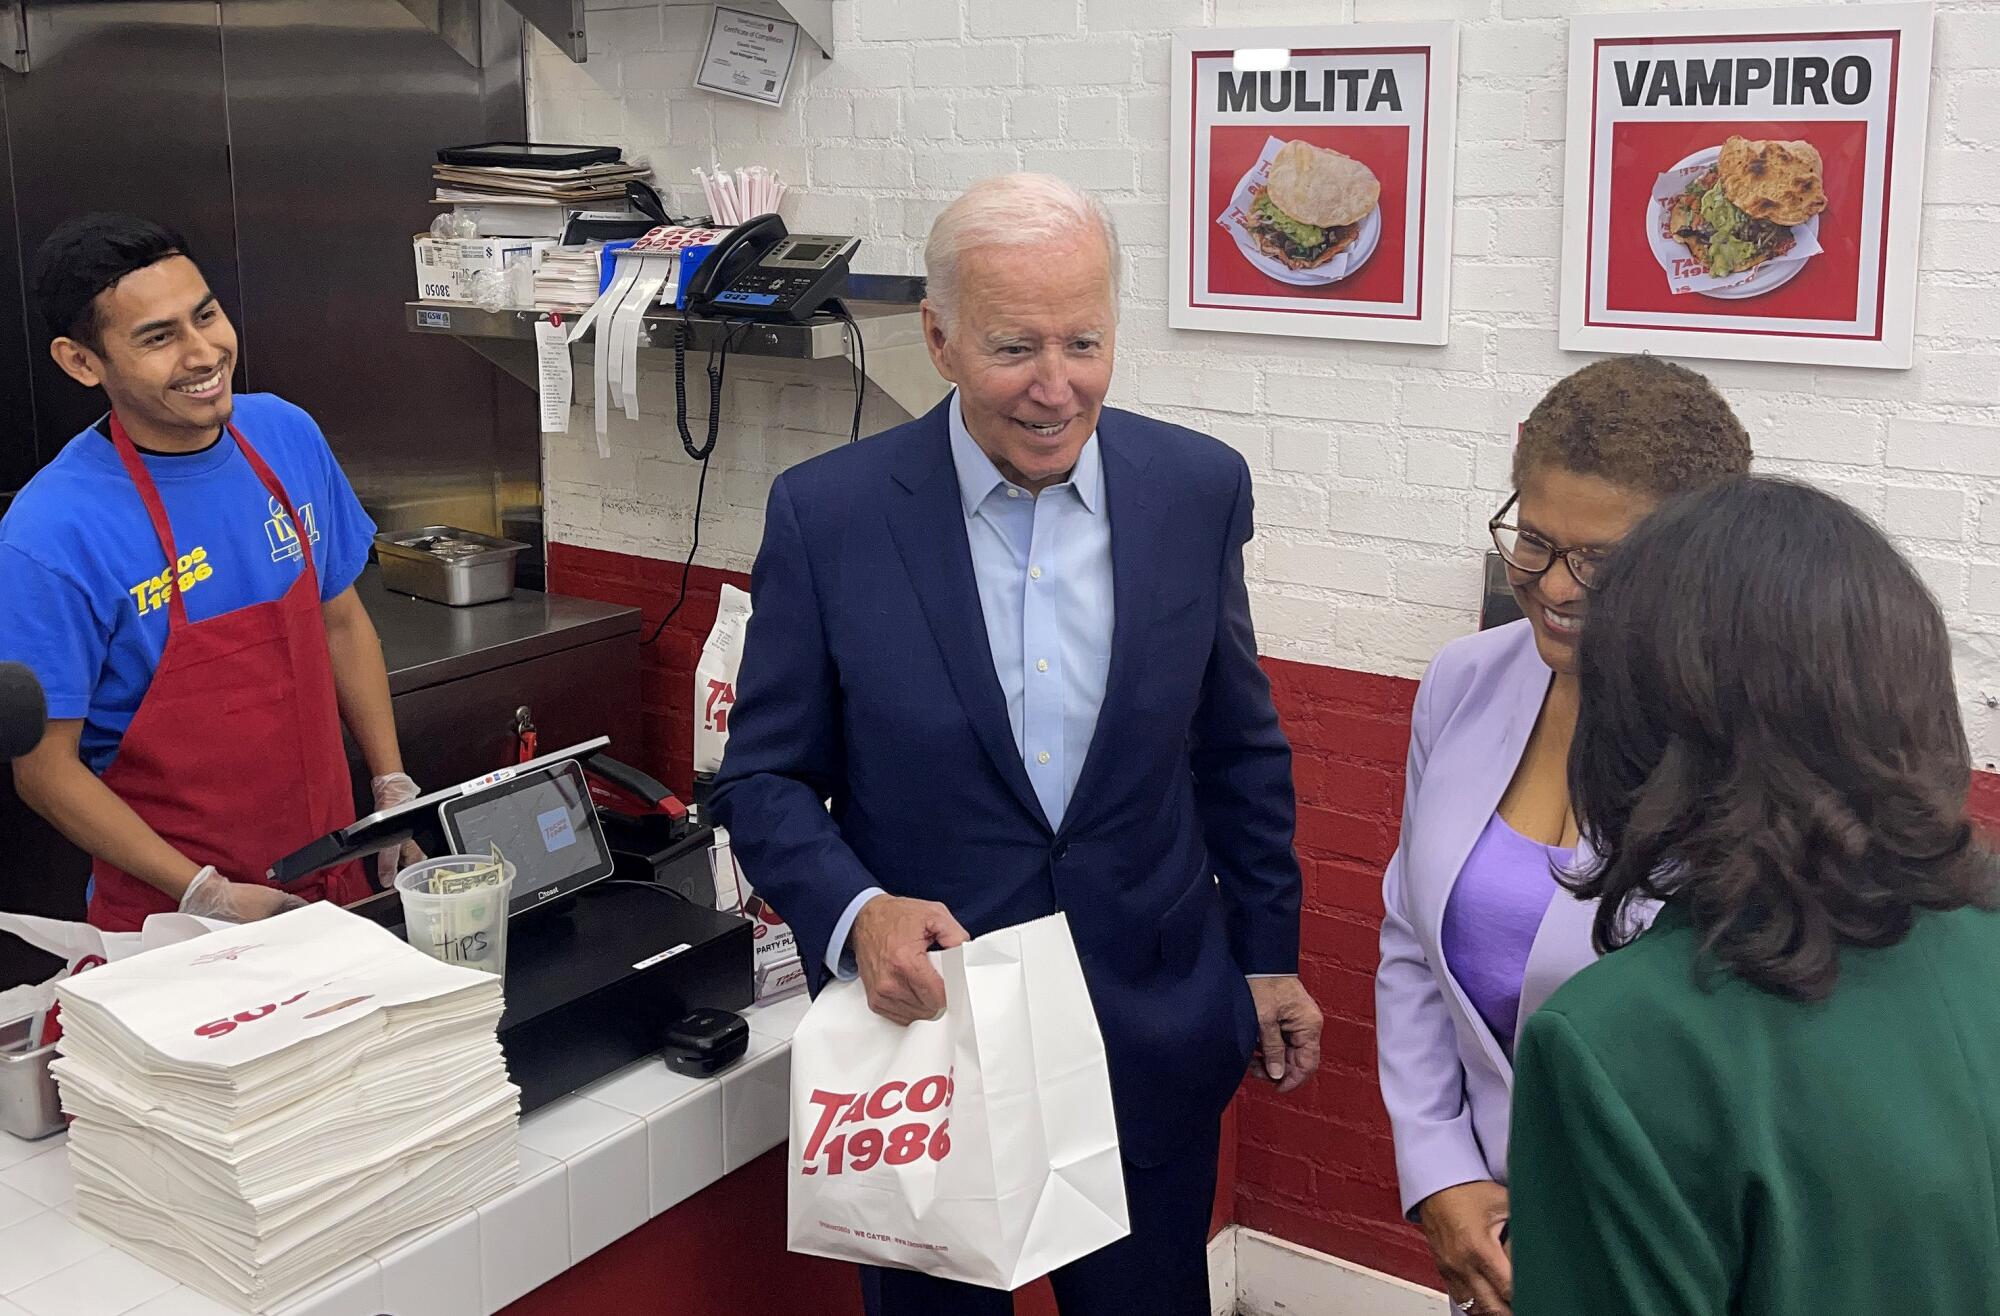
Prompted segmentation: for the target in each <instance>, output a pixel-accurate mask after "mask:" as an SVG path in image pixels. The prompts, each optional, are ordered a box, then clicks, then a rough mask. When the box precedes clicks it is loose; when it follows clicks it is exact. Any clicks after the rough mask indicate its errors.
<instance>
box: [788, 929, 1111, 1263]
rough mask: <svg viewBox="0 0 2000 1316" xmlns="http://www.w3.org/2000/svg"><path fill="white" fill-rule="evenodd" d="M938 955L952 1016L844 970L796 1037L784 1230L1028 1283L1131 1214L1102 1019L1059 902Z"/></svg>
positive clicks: (881, 1258) (858, 1250)
mask: <svg viewBox="0 0 2000 1316" xmlns="http://www.w3.org/2000/svg"><path fill="white" fill-rule="evenodd" d="M930 961H931V963H932V965H933V966H935V968H936V971H937V972H938V973H939V975H940V976H941V978H942V980H943V983H944V998H945V1009H944V1013H943V1014H942V1015H941V1016H940V1017H938V1018H936V1019H919V1020H917V1021H916V1022H914V1023H911V1024H909V1025H907V1026H904V1025H901V1024H898V1023H895V1022H892V1021H891V1020H890V1019H888V1018H884V1017H882V1016H881V1015H878V1014H877V1013H876V1012H875V1011H874V1010H873V1009H871V1008H870V1005H869V1001H868V994H867V990H866V988H864V987H863V985H862V983H861V982H859V981H846V982H834V983H830V984H828V985H827V987H826V989H825V990H824V991H822V992H821V993H820V995H819V998H818V999H817V1000H816V1001H814V1002H813V1005H812V1008H811V1009H810V1010H808V1011H807V1012H806V1017H805V1019H804V1020H803V1021H802V1022H801V1023H800V1025H799V1028H798V1032H797V1033H796V1034H795V1035H794V1037H793V1039H792V1136H791V1188H790V1194H789V1196H790V1204H789V1215H790V1246H791V1248H792V1250H793V1251H796V1252H808V1253H812V1254H815V1255H819V1256H827V1257H834V1258H838V1259H842V1260H848V1261H858V1262H863V1263H867V1264H872V1265H883V1266H898V1267H903V1268H906V1269H911V1270H920V1271H923V1272H925V1273H927V1274H932V1275H937V1276H940V1277H943V1278H948V1279H957V1280H963V1281H966V1282H968V1283H973V1284H981V1285H985V1286H987V1287H990V1288H1002V1289H1012V1288H1017V1287H1019V1286H1020V1285H1022V1284H1026V1283H1028V1282H1029V1281H1031V1280H1033V1279H1035V1278H1037V1277H1039V1276H1041V1275H1044V1274H1046V1273H1048V1272H1049V1271H1051V1270H1054V1269H1055V1268H1056V1267H1058V1266H1062V1265H1067V1264H1068V1263H1069V1262H1072V1261H1075V1260H1076V1259H1078V1258H1079V1257H1082V1256H1085V1255H1088V1254H1089V1253H1091V1252H1094V1251H1096V1250H1097V1249H1098V1248H1100V1247H1103V1246H1105V1245H1106V1244H1108V1243H1111V1242H1115V1241H1116V1240H1118V1239H1120V1238H1123V1237H1124V1236H1125V1235H1126V1234H1128V1233H1129V1232H1130V1227H1129V1223H1128V1218H1127V1214H1126V1208H1125V1182H1124V1168H1123V1163H1122V1161H1121V1160H1120V1157H1119V1153H1118V1131H1117V1124H1116V1121H1115V1119H1114V1117H1113V1114H1112V1108H1111V1080H1110V1073H1109V1070H1108V1069H1107V1067H1106V1064H1105V1058H1104V1041H1103V1037H1102V1035H1101V1034H1100V1033H1099V1031H1098V1027H1097V1016H1096V1014H1095V1013H1094V1011H1093V1010H1092V1008H1091V1004H1090V995H1089V992H1088V990H1087V989H1086V987H1085V985H1084V980H1083V969H1082V966H1081V964H1080V963H1079V962H1078V960H1077V955H1076V947H1075V944H1074V942H1072V941H1071V939H1070V933H1069V923H1068V920H1067V919H1066V918H1065V917H1064V916H1063V915H1061V914H1056V915H1053V916H1051V917H1049V918H1044V919H1037V920H1035V921H1034V922H1032V923H1024V924H1021V925H1019V926H1017V927H1012V928H1003V929H1001V930H999V931H997V932H992V933H989V934H987V935H986V936H983V937H979V938H976V939H974V940H971V941H967V942H964V943H963V944H961V945H956V946H953V947H951V948H950V949H947V950H941V951H933V952H931V953H930Z"/></svg>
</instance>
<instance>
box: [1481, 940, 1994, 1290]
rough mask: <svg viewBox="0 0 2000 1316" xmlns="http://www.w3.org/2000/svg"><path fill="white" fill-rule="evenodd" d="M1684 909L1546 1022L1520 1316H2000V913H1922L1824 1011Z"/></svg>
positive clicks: (1849, 977)
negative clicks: (1718, 939) (1728, 966)
mask: <svg viewBox="0 0 2000 1316" xmlns="http://www.w3.org/2000/svg"><path fill="white" fill-rule="evenodd" d="M1696 946H1697V937H1696V934H1695V931H1694V929H1693V927H1692V925H1691V923H1690V922H1689V920H1688V918H1687V915H1686V913H1685V911H1684V910H1682V909H1680V908H1677V907H1676V906H1675V905H1674V904H1672V903H1671V902H1670V903H1669V904H1668V905H1667V906H1666V907H1665V908H1663V909H1662V911H1661V913H1660V917H1659V921H1658V922H1657V923H1655V924H1654V926H1653V929H1652V931H1650V932H1648V933H1646V934H1645V935H1643V936H1642V937H1640V938H1639V940H1638V941H1636V942H1634V943H1633V944H1632V945H1630V946H1628V947H1626V948H1624V949H1622V950H1619V951H1617V952H1615V953H1614V954H1611V955H1607V956H1605V957H1604V958H1603V959H1602V960H1600V961H1598V962H1597V963H1595V964H1593V965H1591V966H1590V967H1588V968H1586V969H1584V970H1583V971H1582V972H1580V973H1578V974H1577V975H1576V976H1575V977H1574V978H1572V979H1571V980H1570V981H1569V982H1567V983H1565V984H1564V985H1563V987H1562V988H1561V990H1559V991H1557V992H1556V993H1555V995H1554V996H1552V997H1551V998H1550V999H1549V1002H1548V1004H1547V1005H1545V1006H1544V1007H1543V1008H1542V1009H1541V1010H1539V1011H1537V1012H1536V1013H1535V1014H1534V1015H1533V1016H1531V1017H1530V1018H1529V1020H1528V1022H1527V1025H1526V1026H1525V1027H1524V1028H1523V1029H1522V1031H1521V1041H1520V1046H1519V1050H1518V1054H1517V1057H1516V1066H1515V1085H1514V1107H1513V1125H1512V1139H1511V1142H1512V1147H1511V1151H1510V1153H1509V1157H1508V1160H1509V1172H1510V1180H1511V1183H1510V1191H1511V1194H1512V1206H1513V1213H1514V1214H1513V1224H1512V1226H1511V1237H1512V1243H1513V1249H1514V1313H1515V1316H1568V1314H1569V1313H1575V1314H1576V1316H1737V1314H1738V1313H1740V1314H1741V1316H1929V1314H1930V1313H1938V1314H1939V1316H1944V1314H1946V1313H1949V1314H1950V1316H1969V1314H1970V1313H1974V1312H1978V1313H2000V1214H1996V1205H1995V1202H1996V1192H2000V914H1995V913H1990V912H1985V911H1978V910H1957V911H1954V912H1951V913H1945V914H1934V913H1926V914H1919V915H1918V917H1917V921H1916V925H1915V927H1914V928H1913V929H1912V930H1911V932H1910V935H1909V936H1908V937H1907V938H1906V939H1905V940H1904V941H1903V942H1902V943H1901V944H1900V945H1896V946H1891V947H1888V948H1886V949H1881V950H1866V949H1855V948H1849V949H1847V950H1845V951H1844V952H1843V953H1842V957H1841V972H1840V983H1839V985H1838V986H1837V987H1836V988H1835V989H1834V992H1833V995H1832V996H1831V997H1830V998H1828V999H1827V1000H1826V1001H1823V1002H1820V1003H1818V1004H1812V1005H1806V1004H1800V1003H1797V1002H1794V1001H1789V1000H1786V999H1784V998H1781V997H1779V996H1775V995H1772V994H1770V993H1768V992H1764V991H1761V990H1759V989H1757V988H1755V987H1752V986H1751V985H1749V984H1748V983H1746V982H1744V981H1742V980H1741V979H1739V978H1736V977H1734V976H1733V975H1728V974H1726V973H1724V972H1722V971H1721V970H1719V969H1713V968H1711V969H1710V970H1709V971H1708V973H1707V974H1706V979H1707V982H1706V986H1702V985H1698V984H1697V982H1696V980H1695V970H1696V964H1695V960H1696V956H1695V951H1696Z"/></svg>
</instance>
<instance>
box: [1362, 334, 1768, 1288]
mask: <svg viewBox="0 0 2000 1316" xmlns="http://www.w3.org/2000/svg"><path fill="white" fill-rule="evenodd" d="M1749 465H1750V440H1749V436H1748V435H1747V434H1746V433H1745V432H1744V429H1743V426H1742V425H1741V424H1740V423H1738V421H1737V419H1736V417H1735V416H1734V414H1732V413H1731V411H1730V409H1729V405H1728V403H1726V402H1724V401H1723V399H1722V397H1721V395H1720V394H1718V393H1717V392H1716V391H1715V389H1714V388H1713V387H1712V386H1711V385H1710V384H1709V382H1708V381H1707V380H1706V379H1704V378H1703V377H1702V376H1700V375H1698V374H1696V373H1694V372H1693V371H1691V370H1687V369H1685V368H1683V367H1680V366H1677V365H1673V364H1670V363H1668V362H1665V361H1661V360H1659V359H1658V358H1655V357H1650V356H1641V357H1614V358H1611V359H1608V360H1604V361H1599V362H1597V363H1595V364H1594V365H1590V366H1586V367H1585V368H1583V369H1582V370H1579V371H1577V372H1576V373H1575V374H1573V375H1571V376H1570V377H1569V378H1567V379H1565V380H1563V381H1562V382H1560V383H1558V384H1557V385H1556V386H1555V387H1554V388H1553V389H1551V390H1550V391H1549V393H1548V395H1547V396H1546V397H1544V398H1543V399H1542V400H1541V402H1540V403H1538V404H1537V405H1536V407H1535V409H1534V411H1533V413H1532V414H1531V415H1530V416H1529V417H1528V419H1527V421H1526V422H1525V423H1524V424H1523V425H1522V426H1521V429H1520V435H1519V438H1518V440H1517V442H1516V445H1515V449H1514V487H1515V490H1516V492H1515V494H1514V496H1513V497H1512V498H1509V499H1508V500H1507V502H1506V504H1505V505H1504V506H1502V507H1501V508H1500V510H1499V512H1498V513H1497V514H1496V515H1495V516H1494V518H1493V521H1492V531H1493V539H1494V543H1495V545H1496V546H1497V547H1498V548H1499V550H1500V554H1501V556H1502V557H1503V558H1504V559H1505V560H1506V562H1507V567H1508V572H1507V574H1508V581H1509V584H1511V585H1512V586H1513V590H1514V597H1515V598H1516V599H1517V600H1518V601H1519V603H1520V605H1521V611H1522V612H1523V613H1524V614H1526V615H1525V618H1524V619H1523V620H1521V621H1517V622H1514V623H1512V624H1511V625H1507V626H1502V627H1498V628H1496V629H1494V630H1490V631H1485V632H1482V633H1480V634H1478V635H1471V636H1467V637H1466V638H1464V639H1462V640H1456V641H1454V642H1453V643H1451V644H1449V645H1447V646H1445V648H1444V651H1443V652H1441V653H1440V654H1439V655H1438V656H1437V659H1436V660H1435V661H1434V662H1433V663H1432V664H1431V668H1430V671H1429V672H1428V673H1427V674H1426V675H1425V676H1424V680H1423V684H1422V685H1421V686H1420V687H1419V688H1418V690H1417V702H1416V711H1415V715H1414V717H1413V719H1412V723H1411V729H1410V757H1409V779H1408V785H1407V789H1406V791H1405V794H1404V797H1403V825H1402V835H1401V839H1400V842H1399V844H1398V845H1397V848H1396V853H1395V856H1394V857H1393V858H1392V859H1390V861H1389V868H1388V871H1387V873H1386V874H1385V875H1384V877H1383V883H1382V897H1383V904H1384V906H1385V908H1386V913H1385V917H1384V918H1383V922H1382V964H1381V967H1380V969H1379V970H1378V971H1377V973H1376V978H1375V1003H1376V1046H1377V1060H1378V1067H1379V1070H1380V1073H1381V1080H1382V1097H1383V1101H1384V1104H1386V1105H1387V1107H1388V1110H1389V1121H1390V1125H1391V1127H1392V1129H1393V1131H1394V1134H1395V1141H1396V1169H1397V1174H1398V1177H1399V1178H1400V1180H1401V1187H1402V1202H1403V1209H1404V1210H1405V1211H1406V1212H1408V1213H1409V1215H1410V1217H1411V1218H1412V1219H1414V1220H1416V1221H1417V1222H1418V1223H1420V1224H1421V1225H1422V1226H1423V1228H1424V1235H1425V1238H1426V1239H1427V1240H1428V1242H1429V1243H1430V1247H1431V1252H1432V1255H1433V1256H1434V1257H1435V1258H1436V1260H1437V1264H1438V1269H1439V1271H1440V1272H1441V1273H1442V1274H1443V1276H1444V1280H1445V1287H1446V1290H1447V1292H1448V1294H1449V1296H1450V1298H1451V1301H1452V1303H1453V1305H1454V1306H1455V1307H1457V1309H1458V1310H1460V1311H1464V1312H1473V1313H1484V1314H1485V1316H1506V1314H1507V1313H1508V1301H1509V1295H1510V1293H1511V1291H1512V1273H1511V1267H1510V1265H1509V1262H1508V1258H1507V1251H1506V1247H1505V1244H1504V1237H1505V1233H1504V1230H1505V1225H1506V1220H1507V1189H1506V1186H1505V1185H1506V1182H1507V1125H1508V1113H1509V1112H1508V1106H1509V1094H1510V1092H1511V1089H1512V1087H1513V1044H1514V1036H1515V1033H1516V1030H1517V1028H1518V1026H1519V1023H1520V1021H1521V1020H1523V1019H1525V1018H1527V1016H1528V1015H1529V1014H1531V1013H1533V1011H1534V1009H1535V1007H1536V1006H1538V1005H1539V1004H1541V1002H1542V1001H1544V1000H1546V999H1547V998H1548V996H1549V994H1550V993H1551V992H1553V991H1554V990H1555V989H1556V988H1557V987H1559V986H1561V985H1562V983H1563V982H1564V981H1565V980H1566V979H1568V978H1569V977H1570V975H1572V974H1573V973H1575V972H1576V971H1577V970H1578V969H1580V968H1582V967H1583V966H1584V965H1585V964H1587V963H1589V962H1590V961H1591V960H1592V959H1593V958H1594V952H1593V951H1592V949H1591V942H1590V930H1591V917H1592V914H1593V907H1592V906H1590V905H1587V904H1583V903H1580V902H1578V901H1577V900H1575V899H1573V898H1572V897H1570V896H1569V895H1567V894H1566V893H1561V891H1560V888H1559V887H1558V885H1557V883H1556V881H1555V878H1554V876H1553V872H1554V866H1555V865H1567V864H1569V863H1570V862H1572V861H1573V860H1574V858H1575V847H1576V845H1577V844H1578V831H1577V825H1576V820H1575V818H1573V817H1572V816H1571V815H1570V809H1569V790H1568V784H1567V779H1566V766H1567V760H1568V757H1569V745H1570V736H1571V733H1572V731H1573V730H1574V729H1575V726H1576V713H1577V682H1576V645H1577V636H1578V634H1579V633H1580V630H1581V627H1582V625H1583V621H1584V615H1585V613H1586V610H1587V604H1588V600H1589V585H1590V580H1591V578H1592V576H1593V574H1594V573H1595V571H1596V568H1597V563H1598V562H1599V561H1600V560H1601V559H1602V557H1603V555H1604V554H1605V553H1606V552H1607V551H1608V550H1609V549H1611V548H1612V546H1613V545H1615V544H1616V543H1617V542H1618V540H1619V539H1621V538H1622V537H1623V536H1624V535H1625V533H1626V532H1627V531H1629V530H1630V529H1631V528H1632V527H1633V526H1634V525H1636V524H1637V523H1638V522H1639V520H1640V519H1641V518H1643V517H1644V516H1645V515H1646V513H1648V512H1649V511H1651V510H1652V509H1653V508H1654V507H1655V506H1657V505H1658V503H1659V502H1660V500H1661V499H1663V498H1665V497H1667V496H1669V495H1671V494H1675V493H1679V492H1681V491H1683V490H1686V489H1692V488H1697V487H1699V486H1701V485H1704V484H1708V483H1712V482H1714V481H1716V480H1719V479H1722V478H1725V477H1727V476H1730V475H1736V474H1741V473H1742V472H1744V471H1746V470H1748V469H1749Z"/></svg>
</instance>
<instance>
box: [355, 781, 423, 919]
mask: <svg viewBox="0 0 2000 1316" xmlns="http://www.w3.org/2000/svg"><path fill="white" fill-rule="evenodd" d="M369 786H370V789H372V790H373V791H374V792H375V811H376V812H377V813H380V812H381V811H382V810H384V809H394V808H397V807H399V806H401V805H405V804H408V803H409V802H410V801H411V800H414V799H416V798H417V796H419V795H422V794H423V792H422V791H420V790H418V789H417V783H416V782H414V781H411V780H410V778H409V774H407V773H402V772H391V773H388V774H386V775H384V776H380V777H377V778H375V780H374V781H372V782H370V783H369ZM425 857H426V856H425V855H424V851H423V847H422V846H420V845H418V844H417V843H416V842H415V841H404V842H402V843H401V844H400V845H392V846H390V847H389V848H388V849H386V850H378V851H376V852H375V873H376V877H377V879H378V883H377V884H378V885H379V886H380V887H381V888H382V889H383V890H384V891H387V890H388V889H389V886H390V884H391V883H393V882H394V881H395V880H396V874H398V873H400V872H402V871H403V870H404V869H405V868H408V867H409V866H410V865H411V864H418V863H422V862H423V861H424V859H425Z"/></svg>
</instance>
